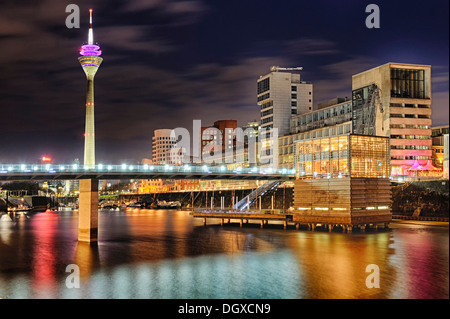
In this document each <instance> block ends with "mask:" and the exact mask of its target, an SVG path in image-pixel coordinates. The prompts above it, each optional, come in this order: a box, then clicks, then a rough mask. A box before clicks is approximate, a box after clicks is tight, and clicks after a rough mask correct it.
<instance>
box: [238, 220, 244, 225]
mask: <svg viewBox="0 0 450 319" xmlns="http://www.w3.org/2000/svg"><path fill="white" fill-rule="evenodd" d="M243 223H244V220H243V219H241V221H240V223H239V226H241V227H242V224H243Z"/></svg>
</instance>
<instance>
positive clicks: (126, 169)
mask: <svg viewBox="0 0 450 319" xmlns="http://www.w3.org/2000/svg"><path fill="white" fill-rule="evenodd" d="M159 178H163V179H242V180H283V181H286V180H293V179H295V172H293V171H292V170H286V169H271V168H260V167H247V168H238V169H228V168H227V167H225V166H209V167H208V166H205V165H203V166H186V165H185V166H169V165H164V166H163V165H152V166H149V165H101V164H99V165H97V166H96V167H95V168H93V169H90V168H84V167H82V166H76V165H53V164H52V165H50V164H46V165H40V164H36V165H24V164H20V165H19V164H0V181H2V180H3V181H7V180H11V181H13V180H16V181H17V180H25V181H26V180H75V179H98V180H100V179H101V180H107V179H113V180H118V179H159Z"/></svg>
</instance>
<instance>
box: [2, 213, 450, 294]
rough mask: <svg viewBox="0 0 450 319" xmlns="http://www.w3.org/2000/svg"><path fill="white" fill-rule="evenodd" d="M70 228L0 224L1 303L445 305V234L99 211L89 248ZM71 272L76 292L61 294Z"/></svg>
mask: <svg viewBox="0 0 450 319" xmlns="http://www.w3.org/2000/svg"><path fill="white" fill-rule="evenodd" d="M5 216H6V217H5ZM77 222H78V215H77V214H76V213H72V212H61V213H57V214H48V213H42V214H36V215H34V216H32V217H31V218H27V217H26V216H22V217H20V218H11V217H10V216H8V215H3V216H2V217H0V239H1V240H0V297H3V298H448V248H449V247H448V228H439V227H425V226H408V225H400V226H395V227H394V229H392V230H390V231H387V232H378V233H368V234H342V233H325V232H318V231H317V232H309V231H295V230H287V231H285V230H283V229H281V228H282V227H280V228H279V229H276V228H270V227H269V228H266V229H259V227H257V226H255V227H251V226H248V227H244V228H239V227H230V226H228V227H223V228H222V227H220V226H214V225H212V226H208V227H203V226H202V225H201V221H200V220H195V219H193V218H191V217H190V216H189V214H188V213H187V212H183V211H164V210H127V211H101V212H100V217H99V226H100V227H99V229H100V230H99V243H98V244H97V245H91V244H87V243H79V242H78V241H77V225H78V224H77ZM69 264H76V265H78V266H79V269H80V277H81V287H80V289H68V288H67V287H66V285H65V280H66V278H67V276H68V273H66V272H65V269H66V266H67V265H69ZM368 264H376V265H378V266H379V268H380V271H381V276H380V285H381V287H380V289H368V288H367V287H366V285H365V280H366V277H367V275H368V273H366V272H365V268H366V266H367V265H368Z"/></svg>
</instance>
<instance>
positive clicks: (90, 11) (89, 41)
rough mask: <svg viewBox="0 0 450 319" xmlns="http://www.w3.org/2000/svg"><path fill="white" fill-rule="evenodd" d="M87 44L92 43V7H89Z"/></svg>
mask: <svg viewBox="0 0 450 319" xmlns="http://www.w3.org/2000/svg"><path fill="white" fill-rule="evenodd" d="M88 44H94V30H93V29H92V9H89V34H88Z"/></svg>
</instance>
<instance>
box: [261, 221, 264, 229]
mask: <svg viewBox="0 0 450 319" xmlns="http://www.w3.org/2000/svg"><path fill="white" fill-rule="evenodd" d="M261 228H264V219H261Z"/></svg>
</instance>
